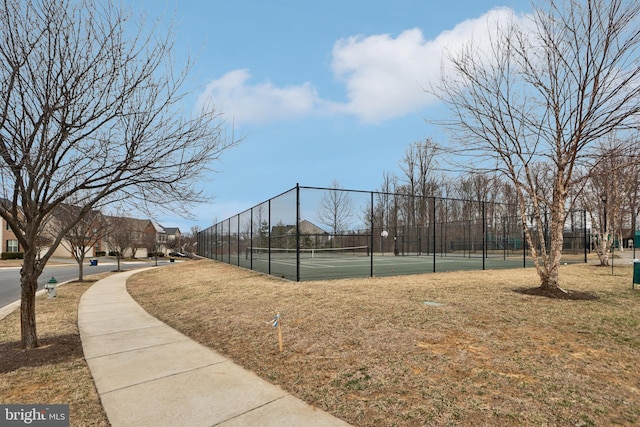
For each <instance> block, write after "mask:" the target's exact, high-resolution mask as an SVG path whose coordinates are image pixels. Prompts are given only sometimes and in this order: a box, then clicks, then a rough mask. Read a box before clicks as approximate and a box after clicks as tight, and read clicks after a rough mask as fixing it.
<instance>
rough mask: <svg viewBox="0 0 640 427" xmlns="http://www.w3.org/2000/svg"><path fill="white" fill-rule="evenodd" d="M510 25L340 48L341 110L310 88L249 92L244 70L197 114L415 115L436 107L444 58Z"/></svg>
mask: <svg viewBox="0 0 640 427" xmlns="http://www.w3.org/2000/svg"><path fill="white" fill-rule="evenodd" d="M513 18H514V14H513V11H512V10H511V9H508V8H499V9H494V10H491V11H489V12H487V13H486V14H484V15H483V16H481V17H479V18H476V19H470V20H466V21H464V22H462V23H460V24H458V25H456V26H455V27H454V28H453V29H452V30H449V31H445V32H442V33H441V34H440V35H438V37H436V38H435V39H433V40H425V39H424V35H423V33H422V31H421V30H419V29H417V28H414V29H410V30H406V31H404V32H402V33H401V34H399V35H398V36H397V37H395V38H394V37H392V36H390V35H388V34H383V35H373V36H368V37H363V36H354V37H349V38H346V39H341V40H338V41H337V42H336V43H335V45H334V48H333V51H332V57H333V61H332V68H333V72H334V74H335V77H336V78H337V79H338V81H340V82H342V83H343V84H344V86H345V89H346V95H347V101H346V102H345V103H338V102H332V101H329V100H322V99H321V98H320V97H319V96H318V93H317V90H316V88H315V87H314V85H312V84H311V83H305V84H302V85H297V86H288V87H282V88H281V87H277V86H275V85H273V84H272V83H270V82H262V83H257V84H251V83H250V82H249V80H250V77H251V75H250V74H249V71H247V70H234V71H231V72H229V73H227V74H225V75H224V76H222V77H221V78H219V79H217V80H213V81H212V82H211V83H209V85H208V86H207V87H206V89H205V91H204V93H202V94H201V96H200V97H199V99H198V103H199V105H200V107H203V106H204V105H206V104H207V102H211V103H213V105H215V107H216V108H217V109H218V110H219V111H221V112H223V113H224V114H225V116H226V117H227V119H228V120H229V119H230V118H233V119H234V120H235V121H236V122H237V123H238V122H239V123H265V122H270V121H275V120H282V119H289V118H296V117H304V116H307V115H311V114H314V113H319V112H326V111H330V112H332V113H334V114H352V115H355V116H357V117H358V118H359V119H360V120H362V121H363V122H381V121H384V120H387V119H390V118H393V117H398V116H403V115H406V114H411V113H418V112H419V111H420V109H421V108H422V107H425V106H427V105H428V104H430V103H433V102H435V98H434V97H433V96H432V95H430V94H428V93H427V92H425V89H426V88H428V87H429V86H430V85H431V84H432V83H435V82H436V81H437V80H438V79H439V77H440V72H441V66H442V59H443V56H444V54H445V52H446V51H447V50H449V51H452V50H456V49H458V48H460V47H462V46H464V45H465V44H467V43H469V42H470V41H473V43H474V44H475V45H477V46H478V47H480V48H481V47H482V46H488V43H489V40H490V34H491V31H490V30H491V29H495V24H496V23H500V22H507V21H508V20H510V19H513Z"/></svg>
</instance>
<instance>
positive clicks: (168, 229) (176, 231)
mask: <svg viewBox="0 0 640 427" xmlns="http://www.w3.org/2000/svg"><path fill="white" fill-rule="evenodd" d="M164 231H165V232H166V233H167V234H168V235H170V236H173V235H176V234H182V233H180V229H179V228H178V227H164Z"/></svg>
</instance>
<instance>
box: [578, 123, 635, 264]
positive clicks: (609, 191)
mask: <svg viewBox="0 0 640 427" xmlns="http://www.w3.org/2000/svg"><path fill="white" fill-rule="evenodd" d="M637 150H638V148H637V140H636V139H635V138H633V139H630V140H628V141H619V140H618V138H617V137H616V136H615V134H611V136H610V138H605V139H604V141H603V142H602V144H601V146H600V151H599V152H598V156H597V158H598V162H597V164H596V166H595V167H594V168H593V170H592V171H591V173H590V176H589V181H588V183H587V186H586V188H585V191H584V194H583V203H584V206H585V208H586V209H587V211H588V212H589V216H590V218H591V223H592V224H593V225H595V227H594V231H595V237H596V239H595V242H594V246H595V247H594V248H595V251H596V254H597V255H598V258H599V260H600V265H602V266H605V265H609V259H610V256H611V254H612V251H613V250H614V247H615V246H616V243H617V244H618V248H619V249H620V250H622V241H623V234H622V233H623V230H624V228H625V227H626V226H629V225H630V226H629V228H631V227H635V224H634V221H633V219H632V217H631V216H632V212H633V210H634V208H633V206H634V204H635V203H634V202H635V199H636V198H637V192H638V189H637V182H638V173H637V172H635V170H636V168H637V160H636V158H637V156H636V155H634V154H635V152H636V151H637ZM625 214H626V215H625ZM625 217H627V218H628V219H629V220H630V221H628V222H626V221H625ZM629 222H630V223H631V224H629Z"/></svg>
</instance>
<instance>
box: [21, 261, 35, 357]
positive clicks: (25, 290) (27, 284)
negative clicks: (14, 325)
mask: <svg viewBox="0 0 640 427" xmlns="http://www.w3.org/2000/svg"><path fill="white" fill-rule="evenodd" d="M38 277H39V273H37V272H36V269H35V253H33V251H26V252H25V259H24V263H23V265H22V269H21V270H20V286H21V287H22V292H21V299H20V331H21V341H22V348H24V349H31V348H36V347H38V334H37V331H36V291H37V290H38Z"/></svg>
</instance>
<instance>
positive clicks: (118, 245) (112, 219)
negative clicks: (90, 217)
mask: <svg viewBox="0 0 640 427" xmlns="http://www.w3.org/2000/svg"><path fill="white" fill-rule="evenodd" d="M106 221H107V227H106V242H107V246H108V247H109V252H110V253H111V254H115V256H116V260H117V263H118V268H117V270H116V271H122V270H121V268H120V260H121V259H122V257H124V256H125V255H126V253H127V251H128V250H131V251H132V252H133V248H134V247H135V246H136V244H146V241H145V239H144V237H143V236H144V234H143V233H142V230H139V229H138V228H137V226H136V224H137V223H138V220H135V219H133V218H126V217H123V216H108V217H106Z"/></svg>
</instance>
